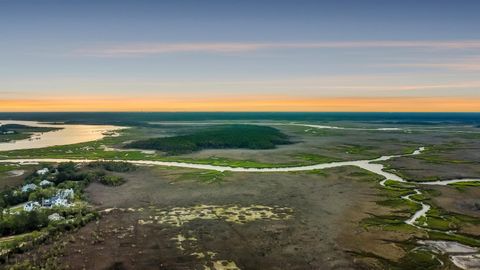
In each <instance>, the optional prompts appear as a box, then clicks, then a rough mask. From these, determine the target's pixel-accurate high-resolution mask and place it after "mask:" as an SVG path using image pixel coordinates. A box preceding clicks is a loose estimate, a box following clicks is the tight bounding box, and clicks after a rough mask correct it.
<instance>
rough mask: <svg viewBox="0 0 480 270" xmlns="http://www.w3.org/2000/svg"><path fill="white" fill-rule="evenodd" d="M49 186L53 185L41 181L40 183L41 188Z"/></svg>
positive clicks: (46, 181)
mask: <svg viewBox="0 0 480 270" xmlns="http://www.w3.org/2000/svg"><path fill="white" fill-rule="evenodd" d="M51 185H53V183H52V182H50V181H48V180H42V181H41V182H40V186H41V187H47V186H51Z"/></svg>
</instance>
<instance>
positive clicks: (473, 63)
mask: <svg viewBox="0 0 480 270" xmlns="http://www.w3.org/2000/svg"><path fill="white" fill-rule="evenodd" d="M385 66H395V67H414V68H415V67H420V68H434V69H447V70H457V71H480V57H472V58H467V59H459V60H453V61H442V62H439V61H437V62H422V63H399V64H389V65H385Z"/></svg>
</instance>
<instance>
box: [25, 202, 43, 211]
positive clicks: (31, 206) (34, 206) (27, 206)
mask: <svg viewBox="0 0 480 270" xmlns="http://www.w3.org/2000/svg"><path fill="white" fill-rule="evenodd" d="M37 208H40V204H39V203H38V202H27V203H26V204H25V205H24V206H23V210H25V211H27V212H30V211H33V210H35V209H37Z"/></svg>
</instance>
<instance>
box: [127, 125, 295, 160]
mask: <svg viewBox="0 0 480 270" xmlns="http://www.w3.org/2000/svg"><path fill="white" fill-rule="evenodd" d="M290 143H291V142H290V141H289V139H288V137H287V135H285V134H283V133H281V132H280V131H279V130H277V129H275V128H272V127H266V126H255V125H221V126H216V127H213V128H210V129H206V130H199V131H197V132H195V133H192V134H188V135H180V136H174V137H165V138H153V139H147V140H140V141H135V142H132V143H130V144H127V145H126V146H125V147H126V148H138V149H154V150H160V151H163V152H166V153H167V154H170V155H175V154H185V153H191V152H194V151H199V150H202V149H224V148H246V149H272V148H275V146H277V145H282V144H290Z"/></svg>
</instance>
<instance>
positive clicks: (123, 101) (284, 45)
mask: <svg viewBox="0 0 480 270" xmlns="http://www.w3.org/2000/svg"><path fill="white" fill-rule="evenodd" d="M479 12H480V1H477V0H472V1H467V0H450V1H444V0H422V1H418V0H416V1H411V0H402V1H398V0H376V1H373V0H361V1H359V0H332V1H321V0H316V1H306V0H291V1H284V0H255V1H250V0H242V1H238V0H223V1H214V0H202V1H188V0H172V1H168V0H163V1H142V0H135V1H134V0H131V1H123V0H112V1H106V0H104V1H88V0H69V1H64V0H58V1H52V0H42V1H36V0H31V1H23V0H0V111H480V16H479V15H478V14H479Z"/></svg>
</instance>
